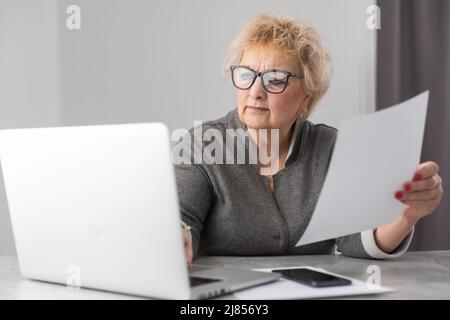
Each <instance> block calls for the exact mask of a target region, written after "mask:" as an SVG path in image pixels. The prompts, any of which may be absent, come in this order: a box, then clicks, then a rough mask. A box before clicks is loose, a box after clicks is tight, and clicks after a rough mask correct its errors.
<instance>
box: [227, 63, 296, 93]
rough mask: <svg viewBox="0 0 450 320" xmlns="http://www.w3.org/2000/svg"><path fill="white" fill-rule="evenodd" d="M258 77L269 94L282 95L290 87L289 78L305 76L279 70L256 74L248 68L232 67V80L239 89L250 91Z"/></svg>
mask: <svg viewBox="0 0 450 320" xmlns="http://www.w3.org/2000/svg"><path fill="white" fill-rule="evenodd" d="M257 77H261V83H262V86H263V88H264V90H266V91H267V92H269V93H282V92H283V91H284V90H285V89H286V87H287V85H288V81H289V77H296V78H303V75H302V74H300V73H294V72H289V71H283V70H278V69H271V70H266V71H261V72H256V71H255V70H253V69H251V68H249V67H246V66H236V65H235V66H231V79H232V80H233V85H234V86H235V87H236V88H238V89H241V90H248V89H250V87H251V86H252V85H253V84H254V83H255V80H256V78H257Z"/></svg>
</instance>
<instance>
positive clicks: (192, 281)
mask: <svg viewBox="0 0 450 320" xmlns="http://www.w3.org/2000/svg"><path fill="white" fill-rule="evenodd" d="M217 281H221V280H217V279H207V278H198V277H189V282H190V284H191V287H195V286H199V285H202V284H208V283H212V282H217Z"/></svg>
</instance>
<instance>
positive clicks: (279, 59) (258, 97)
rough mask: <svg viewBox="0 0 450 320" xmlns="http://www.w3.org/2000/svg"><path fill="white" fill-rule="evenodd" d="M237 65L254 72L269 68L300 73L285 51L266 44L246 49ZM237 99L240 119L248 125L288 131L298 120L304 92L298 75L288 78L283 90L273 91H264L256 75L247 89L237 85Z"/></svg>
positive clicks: (259, 78)
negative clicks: (274, 92) (279, 91)
mask: <svg viewBox="0 0 450 320" xmlns="http://www.w3.org/2000/svg"><path fill="white" fill-rule="evenodd" d="M239 65H242V66H247V67H250V68H251V69H253V70H255V71H257V72H260V71H264V70H268V69H280V70H284V71H290V72H297V73H298V72H301V70H299V67H298V66H296V64H295V63H293V62H292V61H290V60H289V59H288V58H287V55H286V53H283V51H280V50H277V49H274V48H272V47H267V46H261V47H255V48H251V49H248V50H246V51H245V52H244V55H243V57H242V60H241V61H240V63H239ZM236 98H237V105H238V113H239V118H240V120H241V121H242V122H243V123H244V124H245V125H246V126H247V127H248V128H254V129H262V128H267V129H269V128H271V129H274V128H278V129H280V130H283V129H284V130H288V129H289V128H290V127H291V125H292V124H293V123H294V121H295V120H296V119H297V114H298V113H299V111H300V110H301V109H300V108H301V107H302V101H303V100H304V94H303V90H302V85H301V79H299V78H296V77H290V78H289V81H288V84H287V87H286V89H285V90H284V91H283V92H282V93H279V94H273V93H268V92H267V91H265V89H264V87H263V86H262V83H261V77H257V78H256V79H255V82H254V83H253V85H252V86H251V87H250V89H248V90H241V89H237V88H236ZM302 112H303V110H302Z"/></svg>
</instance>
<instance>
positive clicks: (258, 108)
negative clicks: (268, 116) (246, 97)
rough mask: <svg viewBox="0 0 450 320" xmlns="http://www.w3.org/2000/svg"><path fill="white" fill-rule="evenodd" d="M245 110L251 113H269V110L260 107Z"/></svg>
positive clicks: (248, 107) (249, 107)
mask: <svg viewBox="0 0 450 320" xmlns="http://www.w3.org/2000/svg"><path fill="white" fill-rule="evenodd" d="M246 109H248V110H249V111H253V112H265V111H269V108H262V107H256V106H247V107H246Z"/></svg>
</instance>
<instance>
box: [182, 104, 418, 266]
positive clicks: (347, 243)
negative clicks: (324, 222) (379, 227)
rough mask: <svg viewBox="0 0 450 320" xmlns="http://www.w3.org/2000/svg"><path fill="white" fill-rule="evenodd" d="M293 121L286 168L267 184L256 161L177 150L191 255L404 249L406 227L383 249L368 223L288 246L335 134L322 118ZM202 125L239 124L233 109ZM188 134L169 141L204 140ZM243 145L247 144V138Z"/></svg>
mask: <svg viewBox="0 0 450 320" xmlns="http://www.w3.org/2000/svg"><path fill="white" fill-rule="evenodd" d="M295 125H296V130H295V131H294V132H295V136H293V137H292V139H294V140H293V141H291V145H292V149H291V152H290V155H289V157H288V158H287V160H286V164H285V169H284V170H282V171H280V172H278V173H277V174H275V175H274V176H273V192H272V190H271V189H270V186H269V181H268V178H267V177H265V176H262V175H260V174H259V172H258V170H257V167H256V165H252V164H204V163H198V164H194V163H193V155H192V153H190V152H184V153H185V154H183V155H182V156H183V159H184V161H185V162H186V163H182V164H177V165H176V166H175V172H176V179H177V187H178V194H179V205H180V210H181V215H182V220H183V221H184V222H185V223H186V224H188V225H190V226H191V232H192V240H193V251H194V257H197V256H199V255H235V256H237V255H243V256H264V255H298V254H332V253H335V250H336V249H337V251H339V252H341V253H342V254H344V255H347V256H352V257H360V258H390V257H397V256H399V255H400V254H402V253H403V252H404V251H406V249H407V247H408V246H409V243H410V241H411V237H412V234H411V235H410V236H409V237H408V238H407V239H405V241H404V242H403V243H402V245H401V246H400V247H399V248H398V249H397V250H396V252H394V253H393V254H389V255H388V254H385V253H383V252H382V251H381V250H380V249H379V248H378V247H377V246H376V243H375V240H374V238H373V231H372V230H368V231H367V232H366V233H365V234H364V233H357V234H352V235H348V236H345V237H342V238H338V239H332V240H327V241H322V242H317V243H313V244H308V245H304V246H299V247H295V244H296V243H297V241H298V240H299V239H300V237H301V235H302V234H303V232H304V231H305V229H306V226H307V225H308V222H309V221H310V219H311V216H312V213H313V211H314V207H315V205H316V202H317V200H318V197H319V193H320V191H321V188H322V185H323V182H324V179H325V175H326V173H327V170H328V165H329V162H330V158H331V155H332V152H333V147H334V143H335V140H336V134H337V130H336V129H335V128H333V127H330V126H327V125H324V124H313V123H311V122H310V121H297V123H296V124H295ZM208 128H213V129H217V130H219V131H220V132H221V133H223V135H224V136H225V134H226V133H225V130H226V129H243V130H245V129H246V127H245V125H244V124H243V123H242V122H241V121H240V120H239V115H238V113H237V109H234V110H233V111H230V112H229V113H228V114H227V115H226V116H225V117H222V118H220V119H218V120H215V121H209V122H205V123H203V132H204V131H205V130H207V129H208ZM188 135H189V139H182V140H180V142H179V143H178V144H177V145H176V147H175V148H174V150H175V152H178V154H179V152H180V150H181V149H180V147H182V146H183V147H185V149H184V150H185V151H186V150H187V148H189V150H190V151H191V152H192V150H193V149H192V148H191V146H189V147H187V146H186V143H190V142H195V143H196V144H198V146H201V147H203V148H204V147H206V146H207V145H208V144H209V142H203V141H199V139H198V137H195V136H194V128H193V129H191V130H190V131H189V134H188ZM245 147H246V150H248V144H246V145H245ZM226 151H227V150H225V148H224V152H226ZM235 151H236V149H235Z"/></svg>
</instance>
